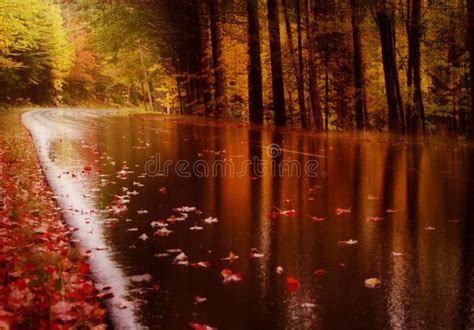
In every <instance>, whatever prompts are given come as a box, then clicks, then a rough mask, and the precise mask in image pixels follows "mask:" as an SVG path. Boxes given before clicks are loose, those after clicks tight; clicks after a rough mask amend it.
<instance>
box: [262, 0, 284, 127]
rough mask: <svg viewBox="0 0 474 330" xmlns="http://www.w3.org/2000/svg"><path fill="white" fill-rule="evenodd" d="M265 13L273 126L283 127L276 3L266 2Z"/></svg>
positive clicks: (275, 1)
mask: <svg viewBox="0 0 474 330" xmlns="http://www.w3.org/2000/svg"><path fill="white" fill-rule="evenodd" d="M267 11H268V32H269V37H270V62H271V67H272V91H273V108H274V111H275V125H276V126H285V124H286V114H285V89H284V83H283V64H282V60H281V42H280V15H279V13H278V1H277V0H267Z"/></svg>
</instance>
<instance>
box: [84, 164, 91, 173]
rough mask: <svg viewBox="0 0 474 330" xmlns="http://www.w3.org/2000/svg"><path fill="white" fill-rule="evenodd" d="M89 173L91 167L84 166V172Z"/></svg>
mask: <svg viewBox="0 0 474 330" xmlns="http://www.w3.org/2000/svg"><path fill="white" fill-rule="evenodd" d="M91 171H92V166H91V165H86V166H84V172H91Z"/></svg>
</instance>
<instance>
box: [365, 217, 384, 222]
mask: <svg viewBox="0 0 474 330" xmlns="http://www.w3.org/2000/svg"><path fill="white" fill-rule="evenodd" d="M383 219H384V218H379V217H368V218H367V221H368V222H381V221H383Z"/></svg>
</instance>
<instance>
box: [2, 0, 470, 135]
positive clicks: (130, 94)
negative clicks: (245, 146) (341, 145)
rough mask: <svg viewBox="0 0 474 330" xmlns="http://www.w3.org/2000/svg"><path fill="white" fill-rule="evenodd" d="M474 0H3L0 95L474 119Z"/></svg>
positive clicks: (346, 116)
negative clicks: (473, 82) (473, 100)
mask: <svg viewBox="0 0 474 330" xmlns="http://www.w3.org/2000/svg"><path fill="white" fill-rule="evenodd" d="M473 36H474V1H473V0H173V1H169V0H135V1H131V0H130V1H119V0H107V1H105V0H104V1H99V0H54V1H52V0H1V1H0V87H1V88H0V103H6V104H24V103H28V102H29V103H33V104H49V105H56V106H59V105H70V106H79V105H80V106H91V105H94V106H97V105H100V106H104V107H109V106H113V107H127V108H136V109H139V108H141V109H142V110H146V111H149V112H159V113H166V114H176V115H183V114H184V115H196V116H202V117H204V116H205V117H210V118H223V119H227V120H229V119H236V120H241V121H249V122H251V123H254V124H264V123H265V124H268V125H274V126H287V127H294V128H305V129H311V130H315V131H323V130H356V129H357V130H362V129H372V130H376V131H382V130H389V131H392V132H402V133H405V132H406V133H427V134H432V133H437V132H443V133H446V134H452V135H455V136H472V135H473V134H470V133H473V132H474V115H473V113H474V110H473V102H472V99H474V88H472V87H471V86H472V83H471V82H472V81H474V37H473Z"/></svg>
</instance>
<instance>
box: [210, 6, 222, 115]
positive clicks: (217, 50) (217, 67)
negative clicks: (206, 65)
mask: <svg viewBox="0 0 474 330" xmlns="http://www.w3.org/2000/svg"><path fill="white" fill-rule="evenodd" d="M209 11H210V17H211V41H212V68H213V71H214V89H215V91H214V93H215V94H214V98H215V104H216V108H215V110H216V117H218V118H219V117H222V115H223V113H224V111H225V106H226V99H225V75H224V66H223V63H222V37H221V24H220V22H219V0H209Z"/></svg>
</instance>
